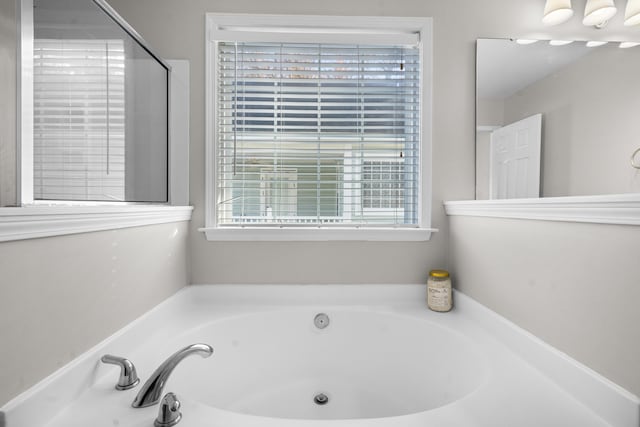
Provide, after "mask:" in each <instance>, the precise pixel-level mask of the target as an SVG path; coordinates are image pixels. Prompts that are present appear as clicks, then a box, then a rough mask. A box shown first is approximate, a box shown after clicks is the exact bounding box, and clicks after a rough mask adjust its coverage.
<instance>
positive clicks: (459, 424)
mask: <svg viewBox="0 0 640 427" xmlns="http://www.w3.org/2000/svg"><path fill="white" fill-rule="evenodd" d="M425 297H426V287H425V286H420V285H389V286H387V285H343V286H338V285H318V286H316V285H306V286H295V285H282V286H280V285H253V286H251V285H246V286H245V285H233V286H226V285H214V286H190V287H188V288H186V289H185V290H183V291H181V292H179V293H178V294H176V295H175V296H173V297H172V298H170V299H169V300H167V301H166V302H164V303H162V304H160V305H159V306H158V307H156V308H155V309H154V310H152V311H151V312H149V313H147V314H146V315H144V316H142V317H141V318H139V319H138V320H136V321H135V322H133V323H132V324H130V325H129V326H127V327H126V328H124V329H123V330H121V331H120V332H118V333H116V334H115V335H113V336H112V337H110V338H109V339H107V340H105V341H104V342H103V343H101V344H99V345H98V346H96V347H94V348H93V349H91V350H90V351H88V352H87V353H85V354H83V355H82V356H80V357H79V358H77V359H76V360H75V361H74V362H72V363H71V364H69V365H67V366H65V367H64V368H62V369H61V370H60V371H58V372H56V373H55V374H54V375H52V376H51V377H49V378H47V379H46V380H44V381H43V382H41V383H40V384H38V385H37V386H35V387H33V388H32V389H30V390H29V391H27V392H25V393H24V394H22V395H20V396H18V397H17V398H15V399H14V400H13V401H11V402H9V403H8V404H7V405H5V407H4V408H2V412H3V413H4V417H5V426H6V427H23V426H25V427H26V426H29V427H36V426H48V427H62V426H64V427H69V426H83V427H84V426H88V425H91V426H105V427H107V426H109V427H111V426H113V425H118V426H120V427H126V426H148V425H152V423H153V420H154V419H155V417H156V414H157V411H158V406H157V405H155V406H152V407H149V408H142V409H134V408H132V407H131V402H132V401H133V399H134V397H135V395H136V394H137V392H138V391H139V389H140V386H138V387H136V388H133V389H131V390H127V391H117V390H115V389H114V385H115V383H116V381H117V379H118V368H117V367H114V366H111V365H105V364H102V363H100V361H99V359H100V357H101V356H102V355H103V354H107V353H109V354H115V355H119V356H124V357H127V358H129V359H130V360H131V361H133V362H134V363H135V365H136V368H137V370H138V373H139V375H140V377H141V380H142V382H144V381H146V380H147V378H148V377H149V375H150V374H151V372H152V371H153V370H154V369H155V368H156V367H157V366H158V365H159V364H160V363H161V362H162V361H163V360H164V359H165V358H166V357H168V356H169V355H170V354H172V353H173V352H174V351H176V350H178V349H179V348H181V347H184V346H186V345H188V344H192V343H196V342H204V343H207V344H210V345H211V346H213V348H214V354H213V356H212V357H210V358H207V359H201V358H198V357H190V358H187V359H185V360H184V361H183V362H182V363H181V364H180V365H178V367H177V368H176V369H175V371H174V372H173V374H172V375H171V377H170V378H169V380H168V382H167V386H166V387H165V389H164V393H167V392H174V393H176V394H177V395H178V398H179V399H180V401H181V402H182V414H183V419H182V421H180V424H179V425H180V426H182V427H195V426H202V425H204V424H205V423H206V425H208V426H212V427H229V426H232V427H235V426H237V427H240V426H241V427H254V426H255V427H271V426H273V427H276V426H277V427H289V426H291V427H305V426H308V427H322V426H329V425H331V426H350V427H378V426H379V427H382V426H385V427H389V426H398V427H400V426H401V427H414V426H415V427H417V426H423V427H424V426H427V425H437V426H444V427H446V426H451V427H453V426H455V427H465V426H468V427H479V426H486V427H489V426H491V427H496V426H505V427H506V426H508V427H514V426H517V427H528V426H531V427H534V426H535V427H539V426H545V427H553V426H558V427H560V426H562V427H566V426H580V427H605V426H615V427H638V425H640V402H639V400H638V398H637V397H635V396H632V395H631V394H629V393H627V392H626V391H625V390H623V389H621V388H619V387H617V386H616V385H615V384H613V383H611V382H609V381H607V380H606V379H604V378H602V377H601V376H599V375H598V374H596V373H594V372H593V371H591V370H589V369H588V368H586V367H584V366H582V365H580V364H579V363H577V362H576V361H574V360H571V359H570V358H568V357H567V356H565V355H563V354H561V353H560V352H558V351H556V350H554V349H553V348H551V347H549V346H548V345H546V344H544V343H543V342H541V341H540V340H538V339H536V338H535V337H533V336H531V335H529V334H527V333H526V332H524V331H522V330H521V329H519V328H517V327H516V326H514V325H513V324H511V323H510V322H508V321H506V320H505V319H503V318H501V317H499V316H497V315H496V314H495V313H493V312H491V311H490V310H488V309H486V308H484V307H483V306H481V305H479V304H477V303H476V302H474V301H473V300H471V299H469V298H468V297H466V296H464V295H462V294H460V293H456V294H455V303H456V307H455V308H454V310H453V311H451V312H449V313H435V312H432V311H429V310H428V309H427V308H426V303H425ZM318 313H326V314H327V315H328V316H329V319H330V324H329V326H328V327H326V328H324V329H318V328H317V327H316V326H315V325H314V321H313V320H314V317H315V315H316V314H318ZM164 393H163V394H164ZM319 393H324V394H326V395H327V396H328V397H329V402H328V403H327V404H326V405H317V404H315V403H314V402H313V398H314V396H315V395H317V394H319ZM1 419H2V418H1V417H0V420H1ZM205 420H206V421H205ZM1 424H2V423H0V425H1Z"/></svg>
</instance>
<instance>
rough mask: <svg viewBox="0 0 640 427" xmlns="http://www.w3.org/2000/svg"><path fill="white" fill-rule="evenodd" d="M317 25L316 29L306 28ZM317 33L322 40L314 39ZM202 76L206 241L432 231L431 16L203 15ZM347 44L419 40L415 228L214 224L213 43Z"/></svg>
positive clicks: (395, 237)
mask: <svg viewBox="0 0 640 427" xmlns="http://www.w3.org/2000/svg"><path fill="white" fill-rule="evenodd" d="M309 28H312V29H318V30H309ZM319 34H322V38H321V39H320V38H319ZM205 37H206V47H205V52H206V60H205V62H206V74H205V76H206V77H205V97H206V110H205V117H206V118H207V120H206V129H205V141H206V142H205V158H206V161H205V164H206V170H205V180H206V182H205V209H206V213H205V226H204V227H202V228H200V229H199V231H201V232H204V233H205V236H206V238H207V240H214V241H220V240H222V241H233V240H238V241H326V240H357V241H425V240H429V239H430V238H431V234H432V233H433V232H437V231H438V230H437V229H434V228H430V227H431V193H432V191H431V166H432V160H431V116H432V104H431V99H432V80H433V79H432V74H433V73H432V71H433V66H432V55H433V54H432V19H431V18H402V17H362V16H358V17H355V16H354V17H351V16H350V17H346V16H310V15H251V14H218V13H207V15H206V31H205ZM256 37H258V39H259V40H261V41H279V42H286V41H297V42H315V43H317V42H328V43H331V42H334V43H335V42H346V41H348V42H353V43H361V44H380V43H382V44H411V43H415V42H416V41H417V40H420V41H421V48H420V56H421V58H420V59H421V63H422V69H421V75H420V81H422V82H424V84H423V85H422V93H421V96H420V110H421V126H420V129H421V135H420V141H421V147H420V193H419V194H418V206H420V212H419V219H418V227H411V228H410V227H335V228H334V227H322V226H314V227H300V226H297V227H242V226H238V227H230V226H224V227H218V226H217V222H216V176H217V174H216V159H215V157H214V154H215V152H216V133H217V129H216V120H209V119H208V118H210V117H213V112H214V111H215V100H216V98H217V93H216V85H215V84H214V80H213V78H214V77H215V73H216V49H217V41H225V40H226V41H255V40H256Z"/></svg>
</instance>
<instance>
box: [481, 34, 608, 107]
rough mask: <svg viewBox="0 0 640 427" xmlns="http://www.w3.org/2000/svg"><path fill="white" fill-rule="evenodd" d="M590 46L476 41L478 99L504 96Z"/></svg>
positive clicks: (532, 81)
mask: <svg viewBox="0 0 640 427" xmlns="http://www.w3.org/2000/svg"><path fill="white" fill-rule="evenodd" d="M593 49H597V48H588V47H586V46H585V44H584V42H575V43H571V44H568V45H564V46H551V45H549V43H548V42H547V41H538V42H537V43H533V44H529V45H520V44H518V43H516V42H514V41H511V40H507V39H482V40H478V50H477V52H478V56H477V65H476V66H477V74H476V76H477V77H476V78H477V81H476V88H477V96H478V99H492V100H499V99H505V98H508V97H510V96H511V95H513V94H514V93H516V92H517V91H519V90H520V89H522V88H525V87H527V86H529V85H530V84H532V83H534V82H536V81H538V80H540V79H542V78H544V77H546V76H548V75H549V74H551V73H553V72H555V71H556V70H558V69H560V68H562V67H564V66H565V65H567V64H569V63H571V62H573V61H575V60H576V59H578V58H580V57H582V56H584V55H586V54H587V53H589V52H591V51H592V50H593Z"/></svg>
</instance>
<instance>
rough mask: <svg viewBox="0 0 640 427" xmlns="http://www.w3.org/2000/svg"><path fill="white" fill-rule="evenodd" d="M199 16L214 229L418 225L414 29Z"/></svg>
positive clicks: (419, 79)
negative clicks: (205, 51)
mask: <svg viewBox="0 0 640 427" xmlns="http://www.w3.org/2000/svg"><path fill="white" fill-rule="evenodd" d="M208 18H209V19H210V20H211V22H210V25H209V27H210V31H208V34H209V37H211V40H209V43H208V44H209V67H210V69H209V73H208V75H209V76H210V79H211V80H213V81H210V82H209V84H210V88H211V89H210V90H211V91H212V92H211V93H210V108H209V111H208V119H207V120H208V121H209V125H210V126H209V129H210V133H209V139H210V140H209V144H210V145H209V147H210V149H211V150H210V151H211V154H212V156H211V158H210V159H208V161H209V162H211V163H210V164H209V166H210V171H211V172H212V173H210V176H211V178H212V179H213V182H209V183H207V185H208V186H211V185H213V188H210V190H212V191H211V192H210V197H211V199H212V200H211V202H213V203H210V207H211V209H210V211H211V212H209V215H210V220H211V221H210V222H211V223H213V224H214V226H215V227H218V228H224V227H230V228H233V227H243V228H245V227H261V228H263V227H273V226H275V227H279V228H282V227H296V226H312V227H319V228H335V227H350V228H353V227H356V228H362V227H364V228H368V227H372V228H375V227H387V228H388V227H394V228H395V227H409V228H419V227H424V226H425V224H424V222H425V221H424V220H425V218H424V216H423V215H422V213H423V212H422V209H421V208H422V206H421V199H422V192H423V190H424V189H423V188H422V182H423V180H422V178H423V170H424V169H423V166H424V165H423V164H422V161H423V159H424V156H423V152H422V150H423V148H424V144H423V142H424V141H423V138H424V135H425V133H426V132H427V131H429V129H424V128H423V127H424V123H425V120H423V118H424V114H425V111H424V108H423V105H424V104H425V102H424V99H423V95H424V93H425V82H424V79H423V76H424V72H423V71H424V63H423V62H424V44H425V42H429V43H430V41H427V40H425V34H424V31H421V30H424V26H425V23H424V22H420V24H421V25H416V23H415V20H414V21H412V23H411V25H408V26H404V27H403V26H402V25H401V22H400V21H398V20H389V19H388V20H386V21H384V22H383V23H382V25H380V24H381V23H380V21H379V20H380V19H381V18H377V19H378V21H377V22H376V21H374V20H375V18H372V21H371V22H367V20H366V18H358V22H357V23H356V24H355V25H353V24H348V22H350V20H332V21H331V23H330V22H328V21H327V22H324V21H325V20H324V19H323V18H309V17H303V18H301V19H302V21H304V20H305V19H311V20H312V21H313V22H312V23H315V25H316V26H315V27H313V26H311V25H309V24H307V25H304V26H301V27H296V26H294V24H286V22H284V21H285V20H286V18H285V17H276V18H273V17H270V18H263V19H279V20H280V22H279V23H278V24H279V25H277V26H276V25H274V23H270V22H264V24H266V25H261V24H259V25H257V26H256V25H253V26H226V25H224V21H225V19H224V17H218V16H215V15H214V16H209V17H208ZM233 19H238V17H237V16H235V17H234V18H233ZM290 19H291V18H290ZM248 21H250V22H254V23H255V22H262V21H261V20H260V19H257V20H256V19H249V20H248ZM221 22H222V23H221ZM340 22H343V25H341V24H340ZM283 23H284V24H285V25H283ZM426 92H427V93H430V91H426ZM209 225H210V224H209ZM427 226H428V224H427Z"/></svg>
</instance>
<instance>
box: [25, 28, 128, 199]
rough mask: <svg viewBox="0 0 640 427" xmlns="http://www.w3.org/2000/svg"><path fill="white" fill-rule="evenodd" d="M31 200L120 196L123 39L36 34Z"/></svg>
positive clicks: (122, 173) (122, 175)
mask: <svg viewBox="0 0 640 427" xmlns="http://www.w3.org/2000/svg"><path fill="white" fill-rule="evenodd" d="M33 143H34V198H35V199H49V200H50V199H58V200H103V201H104V200H124V198H125V52H124V42H123V40H80V39H64V40H54V39H35V40H34V141H33Z"/></svg>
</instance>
